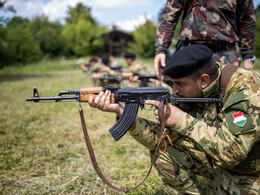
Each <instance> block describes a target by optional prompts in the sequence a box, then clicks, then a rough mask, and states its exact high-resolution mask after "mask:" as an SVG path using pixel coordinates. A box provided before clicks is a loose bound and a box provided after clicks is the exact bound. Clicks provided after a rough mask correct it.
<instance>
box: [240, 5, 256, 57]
mask: <svg viewBox="0 0 260 195" xmlns="http://www.w3.org/2000/svg"><path fill="white" fill-rule="evenodd" d="M238 2H240V4H239V5H238V9H237V10H238V16H237V26H238V33H239V35H240V47H241V55H242V57H243V59H249V58H252V57H254V53H255V43H256V42H255V33H256V17H255V11H254V5H253V1H252V0H246V1H242V0H240V1H238Z"/></svg>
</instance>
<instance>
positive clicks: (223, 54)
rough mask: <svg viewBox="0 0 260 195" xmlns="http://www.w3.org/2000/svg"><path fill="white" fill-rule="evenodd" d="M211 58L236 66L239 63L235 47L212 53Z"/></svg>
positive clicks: (239, 59)
mask: <svg viewBox="0 0 260 195" xmlns="http://www.w3.org/2000/svg"><path fill="white" fill-rule="evenodd" d="M213 59H214V60H215V61H217V62H221V63H223V64H234V65H236V66H240V63H241V58H240V55H239V53H238V51H237V49H236V48H235V47H234V48H232V49H227V50H223V51H220V52H216V53H214V55H213Z"/></svg>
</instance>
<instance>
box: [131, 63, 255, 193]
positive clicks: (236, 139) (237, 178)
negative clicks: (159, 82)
mask: <svg viewBox="0 0 260 195" xmlns="http://www.w3.org/2000/svg"><path fill="white" fill-rule="evenodd" d="M222 68H223V67H221V68H220V69H219V76H218V78H217V79H216V80H215V81H214V82H213V83H212V84H211V85H210V86H209V87H208V88H206V89H205V90H204V91H203V92H204V96H205V97H210V96H211V95H212V94H216V92H217V93H219V90H220V89H219V88H220V86H219V83H220V82H219V81H220V75H221V69H222ZM193 105H195V106H196V110H197V111H196V113H195V115H196V116H194V117H193V116H191V113H189V112H185V114H184V115H183V116H182V117H181V119H180V120H179V121H178V123H177V124H176V126H175V127H174V128H168V129H167V132H168V134H169V136H170V137H171V140H172V141H173V146H170V145H169V144H168V147H167V152H166V153H165V154H157V155H158V158H157V161H156V163H155V167H156V169H157V170H158V172H159V175H160V177H161V178H162V180H163V182H164V183H165V184H166V186H167V187H169V190H170V191H171V193H172V194H178V193H188V194H204V193H205V194H259V192H260V151H259V146H260V114H259V108H260V75H259V73H257V72H255V71H249V70H245V69H241V68H239V69H238V70H237V71H236V72H235V73H234V74H233V76H232V77H231V79H230V82H229V84H228V86H227V88H226V91H225V93H224V98H223V108H222V109H219V111H217V110H218V109H217V105H216V104H215V103H198V104H193ZM193 115H194V113H193ZM129 132H130V134H131V135H132V136H133V137H134V138H135V139H136V140H137V141H138V142H140V143H141V144H143V145H144V146H145V147H147V148H148V149H149V150H150V151H151V154H153V153H154V150H155V147H156V144H157V142H158V140H159V136H160V135H159V134H160V126H159V124H158V123H156V122H152V121H148V120H146V119H143V118H141V117H137V118H136V120H135V122H134V123H133V125H132V126H131V127H130V129H129ZM257 147H258V149H257ZM199 181H202V182H203V183H201V182H199Z"/></svg>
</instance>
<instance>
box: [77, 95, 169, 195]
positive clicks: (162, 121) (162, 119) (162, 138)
mask: <svg viewBox="0 0 260 195" xmlns="http://www.w3.org/2000/svg"><path fill="white" fill-rule="evenodd" d="M166 104H167V100H166V99H164V100H163V101H161V102H160V104H159V106H158V112H159V119H160V124H161V136H160V139H159V141H158V143H157V146H156V150H155V154H154V156H153V159H152V164H151V166H150V168H149V171H148V173H147V175H146V176H145V178H144V179H143V181H142V182H141V183H139V184H138V185H136V186H135V187H133V188H129V189H128V188H120V187H117V186H114V185H113V184H112V183H111V182H110V181H108V180H107V179H106V177H105V176H104V175H103V173H102V171H101V170H100V168H99V166H98V163H97V161H96V157H95V154H94V150H93V148H92V144H91V141H90V137H89V135H88V131H87V127H86V122H85V118H84V112H83V109H82V107H81V106H80V107H79V115H80V121H81V125H82V130H83V133H84V138H85V142H86V145H87V148H88V152H89V156H90V159H91V162H92V164H93V167H94V169H95V171H96V173H97V174H98V176H99V177H100V178H101V179H102V180H103V182H105V183H106V184H107V185H108V186H109V187H111V188H113V189H115V190H118V191H122V192H125V193H127V192H129V191H131V190H134V189H136V188H138V187H139V186H140V185H142V184H143V183H144V181H145V180H146V179H147V178H148V176H149V175H150V173H151V171H152V167H153V165H154V163H155V161H156V157H157V155H156V154H157V153H158V151H160V153H162V152H161V149H160V148H161V145H162V143H163V142H164V145H165V151H166V149H167V143H166V141H165V138H166V137H167V138H168V139H170V138H169V136H168V135H164V124H165V113H164V110H165V105H166ZM169 141H170V140H169ZM170 143H171V141H170Z"/></svg>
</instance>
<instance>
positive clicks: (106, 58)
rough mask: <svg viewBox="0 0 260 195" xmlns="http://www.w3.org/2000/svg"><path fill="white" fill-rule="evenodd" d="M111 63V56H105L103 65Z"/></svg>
mask: <svg viewBox="0 0 260 195" xmlns="http://www.w3.org/2000/svg"><path fill="white" fill-rule="evenodd" d="M108 62H109V56H103V57H102V63H103V64H107V63H108Z"/></svg>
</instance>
